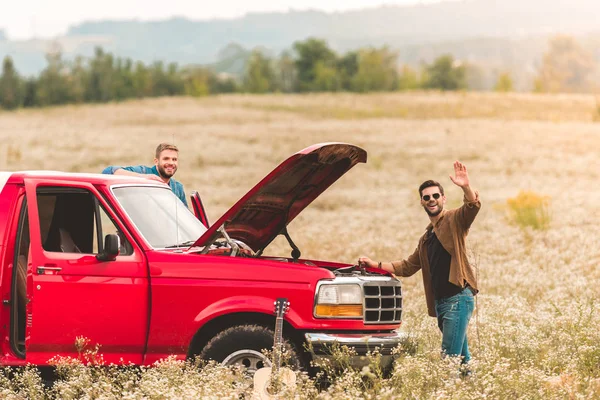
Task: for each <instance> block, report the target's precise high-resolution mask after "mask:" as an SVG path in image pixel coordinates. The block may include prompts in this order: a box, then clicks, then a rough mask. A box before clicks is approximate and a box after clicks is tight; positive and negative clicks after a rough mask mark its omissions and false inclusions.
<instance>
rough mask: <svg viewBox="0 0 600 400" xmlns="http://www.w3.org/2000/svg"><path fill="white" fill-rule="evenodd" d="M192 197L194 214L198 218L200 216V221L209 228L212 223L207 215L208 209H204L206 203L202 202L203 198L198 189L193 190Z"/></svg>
mask: <svg viewBox="0 0 600 400" xmlns="http://www.w3.org/2000/svg"><path fill="white" fill-rule="evenodd" d="M190 198H191V200H192V208H193V210H194V214H195V215H196V218H198V219H199V220H200V222H202V224H204V226H205V227H207V228H209V227H210V223H209V222H208V217H207V216H206V211H204V205H203V204H202V199H201V198H200V194H198V192H196V191H193V192H192V195H191V196H190Z"/></svg>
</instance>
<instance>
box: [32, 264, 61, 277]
mask: <svg viewBox="0 0 600 400" xmlns="http://www.w3.org/2000/svg"><path fill="white" fill-rule="evenodd" d="M46 271H49V272H54V273H57V272H60V271H62V268H60V267H46V266H43V265H41V266H39V267H37V268H36V272H37V274H38V275H45V274H46Z"/></svg>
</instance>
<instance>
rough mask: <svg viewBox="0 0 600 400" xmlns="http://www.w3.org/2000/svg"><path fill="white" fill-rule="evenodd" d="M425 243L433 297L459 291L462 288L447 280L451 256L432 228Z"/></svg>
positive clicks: (451, 294) (444, 296) (452, 294)
mask: <svg viewBox="0 0 600 400" xmlns="http://www.w3.org/2000/svg"><path fill="white" fill-rule="evenodd" d="M426 244H427V259H428V260H429V271H430V272H431V286H432V287H433V295H434V296H435V299H436V300H440V299H443V298H446V297H450V296H454V295H455V294H458V293H460V292H461V291H462V288H460V287H458V286H456V285H454V284H452V283H450V282H448V275H449V274H450V260H451V256H450V253H448V252H447V251H446V249H444V247H443V246H442V244H441V243H440V240H439V239H438V238H437V236H436V234H435V232H434V231H433V230H431V232H430V233H429V235H428V236H427V240H426Z"/></svg>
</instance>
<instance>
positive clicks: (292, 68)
mask: <svg viewBox="0 0 600 400" xmlns="http://www.w3.org/2000/svg"><path fill="white" fill-rule="evenodd" d="M275 73H276V75H277V86H278V87H279V90H281V91H282V92H283V93H292V92H294V91H295V90H296V88H297V86H298V73H297V71H296V64H295V63H294V59H293V58H292V56H291V54H290V53H289V52H287V51H285V52H283V53H282V54H281V56H280V57H279V60H278V61H277V66H276V72H275Z"/></svg>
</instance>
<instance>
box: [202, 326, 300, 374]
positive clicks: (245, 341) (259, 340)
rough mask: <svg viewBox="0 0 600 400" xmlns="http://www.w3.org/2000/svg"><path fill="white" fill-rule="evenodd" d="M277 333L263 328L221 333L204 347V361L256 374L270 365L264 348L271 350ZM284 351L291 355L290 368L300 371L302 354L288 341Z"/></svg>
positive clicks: (255, 327)
mask: <svg viewBox="0 0 600 400" xmlns="http://www.w3.org/2000/svg"><path fill="white" fill-rule="evenodd" d="M273 336H274V332H273V331H272V330H271V329H268V328H265V327H264V326H260V325H239V326H234V327H231V328H228V329H225V330H224V331H222V332H220V333H218V334H217V335H216V336H215V337H213V338H212V339H211V340H210V341H209V342H208V343H207V344H206V346H204V349H203V350H202V352H201V353H200V358H202V359H203V360H215V361H218V362H221V363H224V364H225V365H235V364H240V365H243V366H245V367H246V371H247V372H248V373H249V374H251V375H254V372H256V370H258V369H260V368H262V367H270V366H271V363H270V361H269V360H268V359H266V358H265V357H264V355H263V353H262V350H263V349H267V350H272V348H273ZM283 346H284V350H285V351H287V352H288V353H289V354H290V355H291V356H290V358H289V360H287V365H288V366H289V367H291V368H292V369H299V368H301V366H302V365H301V361H300V355H299V353H298V351H297V350H296V348H295V347H294V346H293V345H292V344H291V343H290V342H288V341H287V340H285V338H284V340H283Z"/></svg>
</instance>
